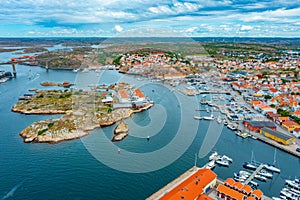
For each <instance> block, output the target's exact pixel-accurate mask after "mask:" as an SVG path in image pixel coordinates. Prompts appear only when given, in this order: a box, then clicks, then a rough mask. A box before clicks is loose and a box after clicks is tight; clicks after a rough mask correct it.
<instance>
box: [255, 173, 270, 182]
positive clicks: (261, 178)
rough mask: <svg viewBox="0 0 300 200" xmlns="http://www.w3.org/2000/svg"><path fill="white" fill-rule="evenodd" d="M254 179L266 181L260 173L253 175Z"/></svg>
mask: <svg viewBox="0 0 300 200" xmlns="http://www.w3.org/2000/svg"><path fill="white" fill-rule="evenodd" d="M254 178H255V179H257V180H259V181H263V182H266V181H267V178H266V177H264V176H261V175H258V174H257V175H255V176H254Z"/></svg>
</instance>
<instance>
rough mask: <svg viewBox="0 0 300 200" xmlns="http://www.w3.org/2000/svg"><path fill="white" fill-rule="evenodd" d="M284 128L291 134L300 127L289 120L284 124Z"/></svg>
mask: <svg viewBox="0 0 300 200" xmlns="http://www.w3.org/2000/svg"><path fill="white" fill-rule="evenodd" d="M282 127H283V128H285V129H286V130H287V131H288V132H291V131H293V130H295V129H296V128H300V125H299V124H298V123H297V122H295V121H291V120H287V121H284V122H282Z"/></svg>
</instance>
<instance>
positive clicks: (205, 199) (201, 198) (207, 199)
mask: <svg viewBox="0 0 300 200" xmlns="http://www.w3.org/2000/svg"><path fill="white" fill-rule="evenodd" d="M197 200H214V199H213V198H211V197H209V196H207V195H205V194H201V195H200V196H199V197H198V199H197Z"/></svg>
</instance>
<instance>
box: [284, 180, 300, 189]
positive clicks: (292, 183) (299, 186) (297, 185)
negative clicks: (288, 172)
mask: <svg viewBox="0 0 300 200" xmlns="http://www.w3.org/2000/svg"><path fill="white" fill-rule="evenodd" d="M285 183H286V184H287V185H289V186H290V187H292V188H295V189H297V190H300V183H298V182H297V181H295V180H293V181H292V180H286V181H285Z"/></svg>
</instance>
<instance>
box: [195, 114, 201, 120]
mask: <svg viewBox="0 0 300 200" xmlns="http://www.w3.org/2000/svg"><path fill="white" fill-rule="evenodd" d="M194 119H198V120H201V119H203V117H201V116H196V115H195V116H194Z"/></svg>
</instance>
